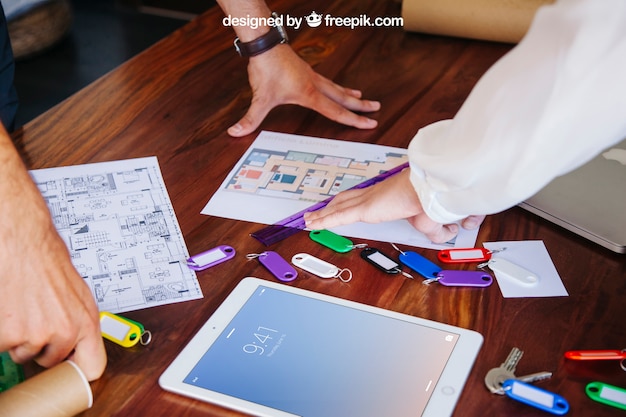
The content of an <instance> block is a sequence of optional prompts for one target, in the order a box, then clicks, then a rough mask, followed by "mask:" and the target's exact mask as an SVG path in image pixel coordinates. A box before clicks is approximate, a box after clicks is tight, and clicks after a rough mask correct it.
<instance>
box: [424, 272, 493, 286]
mask: <svg viewBox="0 0 626 417" xmlns="http://www.w3.org/2000/svg"><path fill="white" fill-rule="evenodd" d="M432 282H438V283H440V284H441V285H445V286H447V287H488V286H490V285H491V284H492V283H493V277H492V276H491V275H490V274H488V273H487V272H484V271H461V270H443V271H440V272H439V273H438V274H437V277H435V278H432V279H427V280H424V281H423V282H422V283H423V284H430V283H432Z"/></svg>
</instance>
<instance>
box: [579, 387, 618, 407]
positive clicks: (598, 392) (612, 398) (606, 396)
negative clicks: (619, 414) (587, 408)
mask: <svg viewBox="0 0 626 417" xmlns="http://www.w3.org/2000/svg"><path fill="white" fill-rule="evenodd" d="M585 392H586V393H587V396H588V397H589V398H591V399H592V400H594V401H597V402H599V403H602V404H606V405H610V406H612V407H615V408H620V409H622V410H626V389H624V388H620V387H616V386H613V385H609V384H605V383H603V382H590V383H589V384H587V386H586V387H585Z"/></svg>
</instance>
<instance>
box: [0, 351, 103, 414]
mask: <svg viewBox="0 0 626 417" xmlns="http://www.w3.org/2000/svg"><path fill="white" fill-rule="evenodd" d="M92 404H93V394H92V392H91V386H90V385H89V381H88V380H87V378H86V377H85V375H84V374H83V372H82V371H81V370H80V368H79V367H78V366H77V365H76V364H75V363H73V362H71V361H65V362H62V363H60V364H58V365H56V366H54V367H53V368H50V369H47V370H45V371H43V372H41V373H39V374H37V375H35V376H33V377H31V378H28V379H26V380H25V381H24V382H22V383H20V384H17V385H15V386H14V387H12V388H10V389H9V390H7V391H5V392H3V393H2V394H0V417H18V416H19V417H71V416H75V415H76V414H79V413H81V412H83V411H85V410H86V409H88V408H90V407H91V405H92Z"/></svg>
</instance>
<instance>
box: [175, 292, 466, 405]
mask: <svg viewBox="0 0 626 417" xmlns="http://www.w3.org/2000/svg"><path fill="white" fill-rule="evenodd" d="M398 316H400V315H398ZM407 317H409V316H407ZM449 327H450V326H449ZM458 340H459V334H458V333H455V332H453V331H450V330H449V329H445V330H442V329H440V328H436V327H431V326H428V325H420V324H416V323H415V322H414V321H413V320H404V319H402V318H400V317H389V316H384V315H380V314H376V313H375V312H370V311H364V310H363V309H360V308H355V307H351V306H346V305H342V304H341V303H334V302H329V301H328V300H320V299H316V298H314V297H309V296H306V295H302V294H296V293H292V292H289V291H283V290H281V289H279V288H275V287H274V286H264V285H260V286H258V287H257V288H256V290H255V291H254V292H253V293H252V295H251V296H250V297H249V298H248V300H247V301H246V302H245V303H244V304H243V306H242V307H241V308H240V309H239V311H238V312H237V313H236V315H235V316H234V317H233V318H232V320H230V322H229V323H228V325H226V326H225V327H224V329H223V330H222V331H221V333H220V334H219V336H218V337H217V339H216V340H215V341H214V342H213V343H212V344H211V346H210V347H209V348H208V350H206V351H204V353H203V354H202V355H201V357H200V358H199V359H198V360H197V363H195V365H194V366H193V368H192V369H191V371H190V372H189V373H188V374H186V376H185V377H184V380H183V382H184V383H185V384H188V385H193V386H195V387H198V388H203V389H206V390H209V391H214V392H218V393H221V394H224V395H227V396H232V397H235V398H238V399H243V400H245V401H250V402H252V403H256V404H261V405H264V406H267V407H269V408H272V409H276V410H281V411H284V412H286V413H291V414H294V415H298V416H305V417H328V416H339V415H341V416H347V415H353V416H360V417H367V416H376V417H379V416H384V415H388V416H400V415H421V413H422V411H423V410H424V408H425V407H426V404H427V403H428V401H429V399H430V398H431V395H432V393H433V390H434V388H435V386H436V385H437V382H438V379H439V378H440V376H441V374H442V372H443V370H444V368H445V367H446V363H447V362H448V360H449V358H450V356H451V354H452V352H453V350H454V348H455V345H456V344H457V342H458ZM472 360H473V358H472ZM470 366H471V363H470ZM468 371H469V370H468Z"/></svg>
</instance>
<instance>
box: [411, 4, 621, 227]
mask: <svg viewBox="0 0 626 417" xmlns="http://www.w3.org/2000/svg"><path fill="white" fill-rule="evenodd" d="M625 20H626V10H625V6H624V4H623V2H621V1H619V0H618V1H606V2H600V3H598V2H594V1H587V2H585V1H569V2H559V3H557V5H555V6H550V7H547V8H545V9H543V10H542V11H540V12H539V14H538V16H537V18H536V19H535V21H534V22H533V25H532V27H531V29H530V31H529V33H528V35H527V36H526V37H525V38H524V40H523V41H522V42H521V43H520V44H519V45H518V46H516V47H515V48H514V49H513V50H512V51H511V52H510V53H509V54H507V55H506V56H505V57H503V58H502V59H501V60H500V61H498V62H497V63H496V64H495V65H494V66H493V67H492V68H491V69H490V70H489V71H488V72H487V73H486V74H485V76H484V77H483V78H482V79H481V80H480V81H479V83H478V84H477V85H476V87H475V88H474V89H473V91H472V93H471V94H470V96H469V97H468V99H467V100H466V101H465V103H464V104H463V106H462V108H461V109H460V111H459V112H458V114H457V115H456V116H455V117H454V119H453V120H451V121H445V122H440V123H438V124H434V125H431V126H427V127H426V128H424V129H422V130H420V132H418V134H417V135H416V137H415V138H414V140H413V142H412V143H411V146H410V149H409V151H410V157H411V164H412V178H411V179H412V183H413V185H414V187H415V189H416V191H417V192H418V195H419V196H420V198H421V201H422V204H423V206H424V210H425V211H426V212H427V213H428V215H429V216H431V217H432V218H433V219H434V220H436V221H440V222H442V223H447V222H451V221H455V220H458V219H461V218H464V217H466V216H468V215H470V214H491V213H495V212H498V211H501V210H504V209H506V208H508V207H511V206H513V205H515V204H517V203H519V202H520V201H523V200H524V199H526V198H528V197H530V196H532V195H533V194H534V193H536V192H537V191H539V190H540V189H541V188H542V187H543V186H545V185H546V184H547V183H548V182H549V181H551V180H552V179H553V178H555V177H556V176H559V175H562V174H564V173H566V172H568V171H570V170H572V169H574V168H576V167H577V166H579V165H581V164H583V163H585V162H586V161H588V160H589V159H591V158H592V157H593V156H595V155H597V154H598V153H599V152H600V151H602V150H603V149H605V148H606V147H608V146H610V145H611V144H613V143H616V142H618V141H619V140H621V139H622V138H623V137H624V136H625V135H626V118H624V116H623V109H624V108H626V77H625V76H624V74H625V73H624V72H623V68H624V67H625V66H626V26H624V25H623V22H624V21H625Z"/></svg>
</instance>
